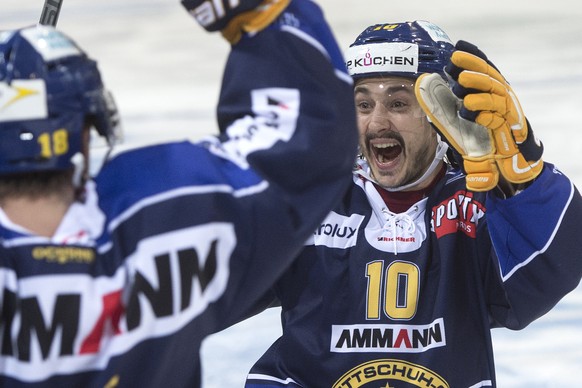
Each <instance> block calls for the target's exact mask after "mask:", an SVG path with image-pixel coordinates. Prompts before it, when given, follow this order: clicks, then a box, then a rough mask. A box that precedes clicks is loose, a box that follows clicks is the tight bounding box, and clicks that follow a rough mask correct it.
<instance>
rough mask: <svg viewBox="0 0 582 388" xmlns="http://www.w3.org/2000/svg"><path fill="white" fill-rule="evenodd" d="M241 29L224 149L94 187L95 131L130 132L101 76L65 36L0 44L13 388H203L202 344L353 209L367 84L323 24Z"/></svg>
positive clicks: (306, 5)
mask: <svg viewBox="0 0 582 388" xmlns="http://www.w3.org/2000/svg"><path fill="white" fill-rule="evenodd" d="M213 3H216V2H213ZM224 3H225V4H224V5H225V6H226V5H227V4H229V3H231V2H230V1H225V2H224ZM249 3H252V2H249ZM240 4H245V2H240ZM251 8H252V7H251ZM237 12H239V10H235V11H232V10H231V12H229V13H228V15H227V16H228V18H230V19H229V20H227V21H226V27H224V28H225V29H226V28H229V26H231V24H230V22H231V21H234V20H235V19H236V18H238V19H237V22H236V23H238V22H239V21H240V20H245V22H244V23H243V26H246V25H247V24H249V23H250V24H252V25H253V28H248V27H244V28H241V27H240V26H239V25H238V24H236V23H235V24H236V26H235V28H234V31H238V32H237V33H232V34H230V35H229V37H231V36H234V37H235V38H236V39H233V40H232V41H233V47H232V50H231V53H230V55H229V59H228V63H227V66H226V69H225V79H224V84H223V86H222V92H221V98H220V103H219V107H218V108H219V121H220V127H221V133H220V136H218V137H211V138H208V139H205V140H203V141H201V142H199V143H196V144H193V143H189V142H176V143H169V144H162V145H152V146H147V147H143V148H138V149H135V150H132V151H126V152H123V153H120V154H118V155H116V156H115V157H113V158H111V159H110V160H108V161H107V162H106V163H105V165H104V166H103V168H102V169H101V170H100V172H99V173H98V174H97V175H96V176H95V178H94V179H90V178H89V177H88V176H87V173H86V171H87V164H86V163H87V160H88V139H89V131H90V128H91V127H93V128H94V129H96V130H97V132H98V133H99V135H101V136H103V137H105V138H107V139H109V140H111V139H113V138H114V137H115V134H116V128H117V114H116V109H115V106H114V105H113V103H112V100H111V99H109V98H108V97H107V96H106V92H105V91H104V87H103V84H102V82H101V78H100V74H99V71H98V69H97V67H96V63H95V62H94V61H93V60H91V59H90V58H89V57H88V56H87V55H86V54H85V53H84V52H83V51H82V50H81V49H80V48H79V47H78V46H77V45H76V44H75V43H74V42H73V41H72V40H71V39H70V38H69V37H67V36H66V35H64V34H63V33H61V32H59V31H57V30H55V29H53V28H50V27H41V26H38V27H36V26H35V27H29V28H23V29H18V30H14V31H6V32H2V33H1V34H0V236H1V239H0V241H1V247H0V287H1V288H2V297H1V298H2V299H1V302H0V306H1V310H0V311H1V318H0V338H1V346H0V349H1V353H0V385H1V386H6V387H19V386H38V387H83V388H86V387H100V388H101V387H118V386H119V387H196V386H199V385H200V374H201V371H200V365H199V364H200V362H199V348H200V344H201V341H202V340H203V339H204V337H205V336H207V335H209V334H211V333H214V332H217V331H219V330H222V329H224V328H225V327H227V326H229V325H231V324H233V323H235V322H237V321H240V320H241V319H243V318H245V317H246V316H248V315H249V314H251V313H252V312H253V311H251V310H250V308H251V307H254V305H255V304H256V303H257V300H258V299H259V298H260V297H261V296H262V295H263V294H264V293H265V292H266V290H267V289H268V288H269V287H271V286H272V284H273V282H274V281H275V279H276V278H277V277H278V276H279V275H280V274H281V273H282V272H283V270H284V269H285V268H286V267H287V266H288V265H289V264H290V262H291V260H292V259H293V258H294V257H296V255H297V253H298V252H299V251H300V249H301V248H302V246H303V243H304V241H305V239H306V238H308V236H309V235H310V234H311V232H312V231H313V229H314V228H315V227H316V226H317V225H319V223H320V222H321V219H323V218H324V217H325V215H326V214H327V213H328V212H329V210H330V209H331V208H332V206H334V205H335V204H337V203H338V201H339V199H340V198H341V195H342V194H343V192H345V189H346V188H347V187H348V185H349V183H350V176H351V172H350V171H351V168H352V165H353V159H354V157H355V155H356V150H357V130H356V128H357V127H356V120H355V117H356V116H355V110H354V105H353V96H352V95H351V90H352V80H351V78H350V76H349V75H348V73H347V71H346V70H345V65H344V61H343V57H342V55H341V51H340V50H339V48H338V47H337V44H336V42H335V40H334V37H333V35H332V33H331V31H330V30H329V28H328V26H327V24H326V22H325V20H324V19H323V16H322V14H321V11H320V9H319V8H318V6H317V5H316V4H314V3H312V2H311V1H308V0H293V1H291V2H289V1H286V2H274V7H273V8H271V7H268V6H267V7H261V8H260V9H258V10H256V11H254V10H252V9H251V10H250V11H246V9H245V12H243V13H240V12H239V13H237ZM227 16H225V17H227ZM247 30H249V31H250V32H252V34H248V33H247V32H246V31H247ZM235 41H236V42H237V43H236V44H234V42H235ZM265 53H268V55H265Z"/></svg>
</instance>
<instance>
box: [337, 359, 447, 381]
mask: <svg viewBox="0 0 582 388" xmlns="http://www.w3.org/2000/svg"><path fill="white" fill-rule="evenodd" d="M393 381H402V382H404V383H407V385H406V386H408V384H410V386H413V387H422V388H428V387H432V388H448V387H449V384H448V383H447V382H446V381H445V379H443V378H442V377H441V376H439V375H438V374H437V373H435V372H433V371H431V370H430V369H428V368H425V367H423V366H421V365H417V364H413V363H411V362H408V361H402V360H392V359H381V360H373V361H368V362H366V363H364V364H360V365H358V366H357V367H355V368H353V369H352V370H350V371H348V372H347V373H345V374H344V375H343V376H342V377H341V378H340V379H339V380H338V381H336V383H335V384H334V385H333V388H361V387H362V388H363V387H366V388H378V387H392V386H393V385H391V384H390V382H393ZM380 383H381V384H380ZM384 383H386V384H384ZM395 386H397V387H399V386H400V385H398V384H396V385H395Z"/></svg>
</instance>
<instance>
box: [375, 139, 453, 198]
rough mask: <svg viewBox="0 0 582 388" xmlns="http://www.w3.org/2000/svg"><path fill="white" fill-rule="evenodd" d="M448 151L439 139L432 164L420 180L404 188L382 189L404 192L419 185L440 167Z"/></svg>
mask: <svg viewBox="0 0 582 388" xmlns="http://www.w3.org/2000/svg"><path fill="white" fill-rule="evenodd" d="M448 149H449V146H448V145H447V143H445V142H444V141H442V140H441V139H440V137H439V140H438V143H437V148H436V152H435V156H434V159H433V160H432V163H431V164H430V166H429V167H428V169H427V170H426V171H425V172H424V174H422V176H421V177H420V178H418V179H417V180H415V181H413V182H411V183H408V184H406V185H404V186H399V187H384V186H382V188H383V189H384V190H386V191H405V190H408V189H410V188H411V187H414V186H416V185H418V184H419V183H422V182H424V181H425V180H426V179H427V178H428V177H430V176H431V175H432V173H433V172H434V171H435V170H436V169H437V168H438V167H440V164H441V162H442V160H443V158H444V157H445V154H446V153H447V150H448Z"/></svg>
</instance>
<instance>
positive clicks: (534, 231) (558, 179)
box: [246, 162, 582, 388]
mask: <svg viewBox="0 0 582 388" xmlns="http://www.w3.org/2000/svg"><path fill="white" fill-rule="evenodd" d="M362 164H363V169H359V170H357V171H356V173H355V177H354V184H353V185H352V187H351V188H350V190H349V191H348V192H347V193H346V195H344V198H343V201H342V202H341V204H340V205H339V206H337V207H336V208H335V209H334V210H333V211H332V212H331V213H330V214H329V215H328V216H327V218H326V220H325V221H324V222H323V223H322V224H321V225H320V226H319V227H318V228H316V230H315V233H314V234H313V235H312V237H311V238H310V239H309V241H308V243H307V245H306V247H305V249H304V251H303V252H302V253H301V255H300V257H299V259H298V260H297V261H296V262H294V263H293V265H292V266H291V268H290V269H289V270H288V271H287V272H286V274H285V275H284V276H283V277H282V279H281V280H280V281H279V282H278V284H277V286H276V289H275V291H276V294H277V297H278V298H279V300H280V303H281V306H282V322H283V334H282V336H281V337H280V338H279V339H278V340H277V341H276V342H275V343H274V344H273V345H272V346H271V347H270V348H269V349H268V350H267V352H266V353H265V355H264V356H263V357H262V358H261V359H260V360H259V361H258V362H257V363H256V364H255V366H254V367H253V368H252V370H251V372H250V374H249V376H248V380H247V384H246V387H247V388H259V387H260V388H265V387H309V388H320V387H330V388H331V387H333V388H356V387H366V388H371V387H374V388H378V387H398V388H404V387H422V388H443V387H450V388H469V387H494V386H495V368H494V363H493V350H492V344H491V334H490V330H491V329H492V328H493V327H499V326H503V327H507V328H510V329H521V328H523V327H525V326H526V325H528V324H529V323H531V322H532V321H533V320H535V319H536V318H538V317H540V316H541V315H543V314H545V313H546V312H548V311H549V310H550V309H551V308H552V307H553V306H554V305H555V304H556V303H557V302H558V301H559V300H560V299H561V298H562V297H563V296H564V295H565V294H567V293H568V292H569V291H571V290H572V289H574V288H575V287H576V286H577V285H578V283H579V281H580V279H581V276H582V239H581V238H580V236H582V230H581V229H582V228H581V226H580V222H579V220H580V218H581V217H582V199H581V197H580V194H579V192H578V191H577V190H576V188H575V187H574V186H573V184H572V182H570V181H569V180H568V179H567V178H566V177H565V176H564V175H563V174H561V173H560V172H559V171H558V170H557V169H555V168H554V167H553V166H552V165H551V164H549V163H546V165H545V167H544V171H543V173H542V174H541V175H540V176H539V177H538V178H537V180H536V181H535V182H534V183H533V184H532V185H531V186H530V187H528V188H527V189H526V190H525V191H523V192H521V193H520V194H518V195H516V196H515V197H512V198H509V199H506V200H502V199H499V198H497V197H495V196H494V195H493V194H485V193H475V192H470V191H467V190H466V189H465V179H464V176H463V175H462V174H461V173H460V172H459V171H456V170H449V171H448V172H447V173H446V174H445V175H444V177H443V178H442V179H441V180H440V181H439V182H438V183H437V185H436V187H435V188H434V190H433V191H432V192H431V194H430V195H429V197H428V198H424V199H423V200H421V201H419V202H418V203H416V204H415V205H414V206H413V207H411V208H410V209H409V210H408V211H406V212H404V213H400V214H394V213H392V212H390V210H389V209H387V207H386V205H385V203H384V201H383V199H382V198H381V196H380V194H379V193H378V191H377V189H376V188H375V187H374V184H373V183H372V182H371V181H370V180H368V179H367V178H366V177H365V173H363V172H364V171H365V163H364V162H362Z"/></svg>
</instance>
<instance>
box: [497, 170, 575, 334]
mask: <svg viewBox="0 0 582 388" xmlns="http://www.w3.org/2000/svg"><path fill="white" fill-rule="evenodd" d="M581 217H582V198H581V197H580V193H579V192H578V190H577V188H576V187H575V186H574V185H573V183H572V182H571V181H570V180H569V179H568V178H567V177H566V176H565V175H564V174H562V173H561V172H560V171H559V170H557V169H556V168H555V167H554V166H553V165H551V164H550V163H546V166H545V167H544V170H543V173H542V174H541V175H540V176H539V177H538V178H537V179H536V181H535V182H534V183H533V184H532V185H531V186H530V187H528V188H527V189H526V190H525V191H523V192H522V193H520V194H518V195H516V196H514V197H512V198H509V199H506V200H502V199H498V198H496V197H494V196H493V195H489V196H488V200H487V225H488V228H489V233H490V235H491V241H492V243H493V248H494V251H495V256H496V258H497V260H498V265H499V273H500V277H501V281H502V283H503V286H502V288H503V290H504V294H505V297H506V298H507V304H506V305H505V304H503V305H502V304H499V305H495V306H494V307H492V310H491V312H492V314H493V318H494V319H495V320H496V321H497V322H498V323H499V324H501V325H503V326H507V327H510V328H514V329H520V328H523V327H525V326H527V325H528V324H529V323H531V322H532V321H533V320H535V319H536V318H538V317H540V316H542V315H543V314H545V313H547V312H548V311H549V310H550V309H551V308H552V307H553V306H554V305H555V304H556V303H558V302H559V301H560V299H561V298H562V297H564V296H565V295H566V294H567V293H569V292H570V291H572V290H573V289H574V288H576V287H577V286H578V284H579V282H580V279H581V277H582V238H580V236H582V227H581V224H580V219H581Z"/></svg>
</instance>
